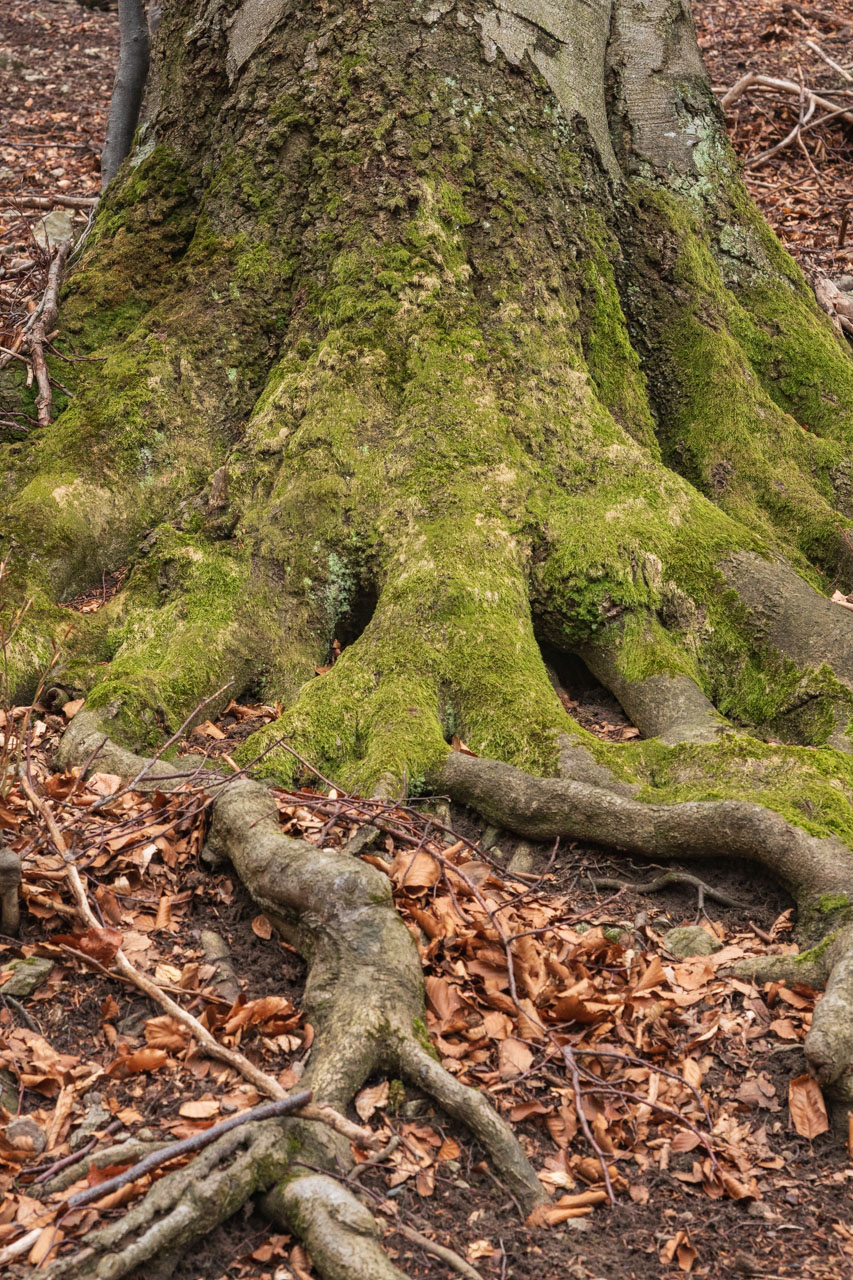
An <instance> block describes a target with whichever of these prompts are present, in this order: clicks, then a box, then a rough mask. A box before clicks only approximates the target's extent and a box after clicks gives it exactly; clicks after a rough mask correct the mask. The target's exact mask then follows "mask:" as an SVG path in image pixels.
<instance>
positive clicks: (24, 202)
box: [15, 191, 98, 209]
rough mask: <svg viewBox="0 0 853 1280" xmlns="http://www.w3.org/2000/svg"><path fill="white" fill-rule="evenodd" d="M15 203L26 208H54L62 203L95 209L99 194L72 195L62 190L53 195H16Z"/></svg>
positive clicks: (77, 207) (70, 206)
mask: <svg viewBox="0 0 853 1280" xmlns="http://www.w3.org/2000/svg"><path fill="white" fill-rule="evenodd" d="M15 203H16V204H18V205H21V206H22V208H24V209H53V208H54V206H55V205H60V206H62V207H63V208H65V209H94V207H95V205H96V204H97V203H98V197H97V196H72V195H66V194H65V193H64V192H62V191H60V192H58V193H57V194H56V195H53V196H27V195H23V196H15Z"/></svg>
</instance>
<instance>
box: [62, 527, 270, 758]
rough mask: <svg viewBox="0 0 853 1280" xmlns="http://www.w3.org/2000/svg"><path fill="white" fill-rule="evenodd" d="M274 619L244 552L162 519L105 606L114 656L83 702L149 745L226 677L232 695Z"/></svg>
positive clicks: (262, 649)
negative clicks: (146, 551) (144, 555)
mask: <svg viewBox="0 0 853 1280" xmlns="http://www.w3.org/2000/svg"><path fill="white" fill-rule="evenodd" d="M274 625H275V622H274V616H273V614H272V611H271V610H270V608H269V605H268V603H267V602H266V601H265V600H264V597H263V593H262V592H261V591H260V590H259V589H258V587H257V585H256V584H250V582H249V565H248V562H247V559H246V557H245V556H243V555H241V554H240V553H239V551H235V550H232V549H231V548H229V547H226V546H223V545H221V544H216V543H213V544H211V543H208V542H206V541H205V539H204V538H203V537H199V536H192V535H190V534H187V533H178V532H176V531H175V530H174V529H171V528H170V527H168V526H165V527H163V528H162V529H161V530H159V531H158V534H157V538H156V543H155V546H154V548H153V550H152V551H151V553H150V555H149V557H148V559H147V561H146V562H144V563H142V564H140V565H138V566H137V568H136V569H135V570H134V572H133V574H132V575H131V577H130V579H129V580H128V584H127V586H126V588H125V590H124V592H123V593H122V594H121V596H120V597H118V598H117V599H116V601H114V602H113V604H112V605H111V606H110V609H109V616H108V620H107V622H106V626H105V629H106V635H105V643H106V644H107V645H108V646H109V647H110V649H111V651H112V660H111V662H110V666H109V671H108V674H107V676H106V678H105V679H102V680H101V681H100V682H99V683H98V684H96V685H95V687H94V688H93V689H91V690H90V692H89V693H88V695H87V706H88V707H90V708H91V709H92V710H104V711H108V712H109V714H110V715H111V716H112V717H113V718H114V721H115V723H116V725H117V728H118V731H119V732H120V734H121V736H123V737H124V738H125V740H128V741H132V742H134V743H135V744H137V745H144V746H150V745H152V744H153V743H154V742H156V741H157V740H158V738H159V736H160V735H161V734H162V733H163V731H168V732H172V731H174V729H176V728H177V727H178V724H180V722H181V721H182V720H183V719H184V718H185V717H186V716H188V715H189V714H191V713H192V712H193V710H194V709H195V708H196V707H198V706H199V704H200V703H201V702H202V700H203V699H205V698H207V697H209V696H210V694H211V693H212V692H213V691H214V690H216V689H217V688H221V687H222V686H225V685H228V689H227V691H225V690H223V693H222V694H221V698H222V699H223V700H224V701H228V699H229V698H231V697H233V696H237V695H239V693H240V692H241V691H242V689H243V688H244V687H245V684H246V683H247V682H248V681H249V680H250V679H251V678H252V677H253V676H254V674H255V672H256V670H257V665H258V664H259V663H260V662H262V661H263V657H264V654H265V653H266V652H267V651H268V649H269V645H270V632H271V630H272V628H273V627H274ZM214 713H215V708H212V707H211V706H208V707H207V708H206V709H205V715H207V716H209V715H211V714H214Z"/></svg>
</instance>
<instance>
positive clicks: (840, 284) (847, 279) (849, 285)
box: [832, 276, 853, 293]
mask: <svg viewBox="0 0 853 1280" xmlns="http://www.w3.org/2000/svg"><path fill="white" fill-rule="evenodd" d="M832 283H833V284H834V285H835V287H836V289H840V290H841V292H842V293H853V276H839V277H838V279H837V280H833V282H832Z"/></svg>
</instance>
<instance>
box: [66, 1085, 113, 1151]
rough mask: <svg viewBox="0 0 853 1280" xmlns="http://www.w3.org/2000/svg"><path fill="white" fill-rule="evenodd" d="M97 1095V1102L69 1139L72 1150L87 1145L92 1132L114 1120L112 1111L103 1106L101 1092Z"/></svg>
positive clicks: (103, 1127) (77, 1149)
mask: <svg viewBox="0 0 853 1280" xmlns="http://www.w3.org/2000/svg"><path fill="white" fill-rule="evenodd" d="M87 1096H88V1095H87ZM95 1096H96V1097H97V1099H98V1100H97V1102H94V1103H93V1104H92V1105H91V1106H90V1107H89V1110H88V1111H87V1112H86V1115H85V1116H84V1118H83V1121H82V1123H81V1124H79V1125H78V1126H77V1128H76V1129H75V1130H74V1132H73V1133H72V1135H71V1137H70V1138H69V1139H68V1146H69V1147H70V1149H71V1150H72V1151H79V1150H80V1148H81V1147H85V1145H86V1143H87V1142H88V1141H89V1139H90V1138H91V1136H92V1134H93V1133H97V1131H98V1130H99V1129H105V1128H106V1127H107V1125H108V1124H109V1123H110V1121H111V1120H112V1115H111V1113H110V1112H109V1111H107V1110H105V1109H104V1107H102V1106H101V1098H100V1094H96V1095H95Z"/></svg>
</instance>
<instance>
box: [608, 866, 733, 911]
mask: <svg viewBox="0 0 853 1280" xmlns="http://www.w3.org/2000/svg"><path fill="white" fill-rule="evenodd" d="M590 882H591V884H592V886H593V888H594V889H630V890H631V891H632V892H633V893H660V891H661V890H662V889H668V888H670V886H671V885H679V884H681V885H687V886H688V887H689V888H691V889H696V890H698V891H699V892H700V893H701V894H702V896H703V897H705V898H711V899H712V901H714V902H719V903H722V905H723V906H724V907H740V906H742V905H743V904H742V903H741V902H738V900H737V898H732V897H730V896H729V894H727V893H723V891H722V890H721V889H715V888H714V887H713V885H710V884H706V883H705V881H704V880H700V879H699V877H698V876H693V875H691V874H690V873H689V872H688V871H665V872H664V873H663V875H660V876H656V877H655V879H654V880H649V881H647V882H646V883H645V884H638V883H635V882H634V881H633V880H617V879H615V878H614V877H613V876H601V877H599V876H595V877H594V878H593V877H592V876H590Z"/></svg>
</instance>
